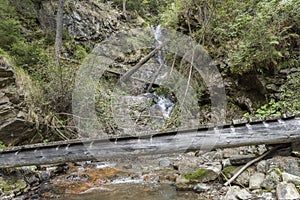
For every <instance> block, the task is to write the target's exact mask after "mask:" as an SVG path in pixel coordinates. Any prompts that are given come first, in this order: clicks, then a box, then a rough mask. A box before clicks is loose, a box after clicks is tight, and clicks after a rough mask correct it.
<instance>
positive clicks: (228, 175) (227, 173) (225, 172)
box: [222, 166, 241, 178]
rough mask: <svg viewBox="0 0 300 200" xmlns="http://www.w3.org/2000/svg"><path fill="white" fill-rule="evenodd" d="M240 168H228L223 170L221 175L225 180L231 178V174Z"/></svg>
mask: <svg viewBox="0 0 300 200" xmlns="http://www.w3.org/2000/svg"><path fill="white" fill-rule="evenodd" d="M240 168H241V167H237V166H228V167H225V168H224V169H223V171H222V173H223V175H224V176H225V177H226V178H231V177H232V176H233V174H234V173H235V172H236V171H237V170H239V169H240Z"/></svg>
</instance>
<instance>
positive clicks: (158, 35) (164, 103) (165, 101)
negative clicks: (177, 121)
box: [153, 25, 174, 119]
mask: <svg viewBox="0 0 300 200" xmlns="http://www.w3.org/2000/svg"><path fill="white" fill-rule="evenodd" d="M153 34H154V38H155V40H156V42H157V43H158V44H159V45H161V44H162V43H163V34H162V28H161V26H160V25H158V26H156V27H154V31H153ZM157 61H158V63H159V65H160V66H159V70H161V69H163V68H164V52H163V50H160V51H159V52H158V53H157ZM167 75H168V72H165V73H163V74H161V73H158V76H157V77H156V80H157V81H158V82H159V81H160V80H163V79H164V78H165V77H166V76H167ZM153 94H154V96H156V97H157V101H156V102H155V103H156V104H157V105H158V106H159V108H160V110H161V112H162V114H163V117H164V118H165V119H167V118H169V117H170V115H171V112H172V110H173V108H174V101H173V100H172V99H171V98H170V95H157V94H156V93H155V92H154V93H153Z"/></svg>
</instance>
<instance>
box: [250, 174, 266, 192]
mask: <svg viewBox="0 0 300 200" xmlns="http://www.w3.org/2000/svg"><path fill="white" fill-rule="evenodd" d="M264 179H265V174H263V173H255V174H253V175H252V176H251V177H250V180H249V189H250V190H255V189H260V187H261V184H262V182H263V181H264Z"/></svg>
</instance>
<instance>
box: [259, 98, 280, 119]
mask: <svg viewBox="0 0 300 200" xmlns="http://www.w3.org/2000/svg"><path fill="white" fill-rule="evenodd" d="M281 110H282V109H281V104H280V102H276V101H275V100H274V99H271V100H270V102H269V103H268V104H265V105H263V106H262V107H260V108H259V109H257V110H256V113H255V117H265V116H271V115H275V116H280V115H281V114H282V113H281Z"/></svg>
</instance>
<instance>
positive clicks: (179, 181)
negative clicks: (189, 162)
mask: <svg viewBox="0 0 300 200" xmlns="http://www.w3.org/2000/svg"><path fill="white" fill-rule="evenodd" d="M175 185H176V190H179V191H187V190H192V189H193V187H194V186H193V184H190V181H189V180H188V179H186V178H185V177H184V176H178V177H177V178H176V184H175Z"/></svg>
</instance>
